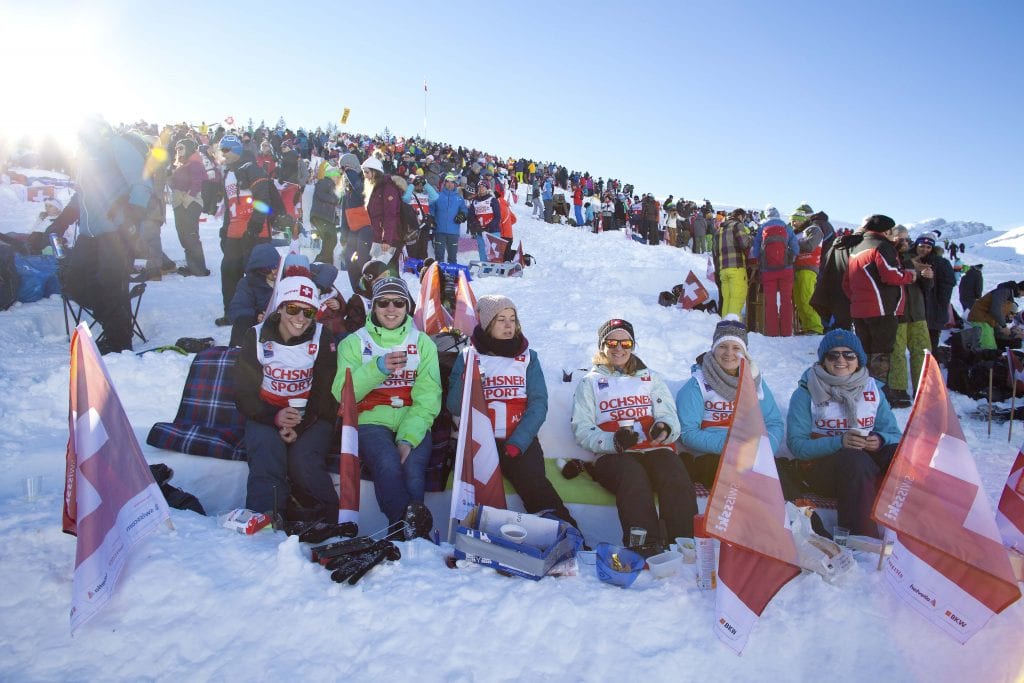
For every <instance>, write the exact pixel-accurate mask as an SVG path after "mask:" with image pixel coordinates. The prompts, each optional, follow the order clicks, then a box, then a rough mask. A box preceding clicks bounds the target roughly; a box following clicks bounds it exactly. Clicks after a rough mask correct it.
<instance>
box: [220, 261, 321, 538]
mask: <svg viewBox="0 0 1024 683" xmlns="http://www.w3.org/2000/svg"><path fill="white" fill-rule="evenodd" d="M285 275H286V277H283V278H282V279H281V281H280V282H279V283H278V285H277V290H276V293H275V296H274V310H273V313H271V314H270V315H268V316H267V317H266V318H265V319H264V320H263V321H262V322H261V323H259V324H257V325H255V326H253V327H252V328H250V329H249V331H248V332H247V333H246V335H245V337H244V338H243V340H242V348H241V350H240V352H239V354H238V360H237V361H236V362H235V370H234V372H235V391H236V393H235V404H236V405H237V406H238V410H239V412H241V413H242V414H243V415H245V418H246V422H245V437H244V438H245V448H246V452H247V454H248V459H249V479H248V484H247V490H246V499H245V506H246V507H247V508H249V509H250V510H255V511H257V512H269V511H272V510H278V511H281V512H283V513H284V515H285V518H286V519H287V520H289V521H316V520H324V521H329V522H334V521H335V520H336V519H337V508H338V495H337V493H336V492H335V490H334V484H333V482H332V481H331V477H330V474H329V473H328V471H327V462H326V456H327V451H328V448H329V447H330V439H331V435H332V434H333V432H334V420H335V416H336V415H337V412H338V403H337V401H336V400H335V398H334V396H333V395H332V394H331V382H332V381H333V380H334V375H335V370H336V368H337V357H336V355H335V350H334V346H333V345H332V344H331V343H330V339H329V338H328V335H327V334H325V333H324V332H323V326H322V325H321V324H320V323H317V322H315V320H314V318H315V317H316V312H317V307H318V306H319V303H320V298H319V294H318V293H317V289H316V285H315V284H314V283H313V281H312V279H311V276H310V273H309V271H308V270H306V269H304V268H301V267H291V268H289V269H288V270H287V272H286V273H285ZM296 399H298V400H302V399H305V400H306V405H305V407H304V408H297V407H292V404H293V403H295V402H296Z"/></svg>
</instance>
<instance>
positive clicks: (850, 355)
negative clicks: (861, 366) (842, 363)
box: [825, 351, 857, 363]
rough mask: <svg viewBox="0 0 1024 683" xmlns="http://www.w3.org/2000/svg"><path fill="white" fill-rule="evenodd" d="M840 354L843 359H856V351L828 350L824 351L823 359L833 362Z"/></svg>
mask: <svg viewBox="0 0 1024 683" xmlns="http://www.w3.org/2000/svg"><path fill="white" fill-rule="evenodd" d="M840 356H842V357H843V359H844V360H857V352H856V351H828V352H827V353H825V360H827V361H830V362H832V363H835V362H836V361H837V360H839V357H840Z"/></svg>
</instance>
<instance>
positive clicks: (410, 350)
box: [334, 277, 441, 536]
mask: <svg viewBox="0 0 1024 683" xmlns="http://www.w3.org/2000/svg"><path fill="white" fill-rule="evenodd" d="M412 305H413V304H412V296H411V295H410V294H409V289H408V288H407V287H406V285H405V282H404V281H403V280H402V279H401V278H397V277H382V278H378V279H377V280H375V281H374V283H373V298H372V306H371V310H370V315H369V317H368V318H367V319H366V325H365V326H364V327H362V328H360V329H359V330H357V331H356V332H355V333H354V334H350V335H349V336H347V337H345V338H344V339H343V340H342V341H341V344H340V345H339V346H338V375H337V377H336V378H335V380H334V396H335V398H339V397H340V396H341V390H342V387H343V386H344V383H345V369H346V368H348V369H351V370H352V385H353V389H354V390H355V397H356V400H357V401H358V402H359V457H360V459H361V460H362V461H363V463H364V464H366V466H367V467H368V468H369V470H370V474H371V476H372V477H373V484H374V490H375V492H376V495H377V503H378V504H379V505H380V510H381V512H383V513H384V515H385V516H386V517H387V518H388V523H389V524H391V525H396V523H397V522H400V521H401V520H402V519H403V517H404V516H405V514H406V511H407V509H409V508H412V509H413V511H414V512H415V513H416V514H422V512H421V510H422V509H425V508H423V493H424V489H425V487H426V469H427V461H428V460H429V458H430V451H431V447H432V444H431V439H430V427H431V425H432V424H433V422H434V418H435V417H437V414H438V413H439V412H441V375H440V371H439V370H438V364H437V347H436V346H435V345H434V342H433V341H432V340H431V339H430V337H429V336H428V335H426V334H424V333H423V332H420V331H419V330H417V329H416V327H415V325H413V322H412V316H411V315H409V312H410V310H411V309H412ZM400 532H401V530H400V529H398V530H397V532H396V536H397V535H398V534H400Z"/></svg>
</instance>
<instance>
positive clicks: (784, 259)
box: [761, 223, 793, 271]
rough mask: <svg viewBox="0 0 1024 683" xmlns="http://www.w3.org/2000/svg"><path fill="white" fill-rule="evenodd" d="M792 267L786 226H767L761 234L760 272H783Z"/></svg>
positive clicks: (791, 255)
mask: <svg viewBox="0 0 1024 683" xmlns="http://www.w3.org/2000/svg"><path fill="white" fill-rule="evenodd" d="M792 265H793V254H792V253H791V252H790V250H789V235H787V234H786V226H785V225H782V224H781V223H780V224H778V225H767V226H765V227H764V230H763V231H762V232H761V270H762V271H769V270H783V269H785V268H789V267H790V266H792Z"/></svg>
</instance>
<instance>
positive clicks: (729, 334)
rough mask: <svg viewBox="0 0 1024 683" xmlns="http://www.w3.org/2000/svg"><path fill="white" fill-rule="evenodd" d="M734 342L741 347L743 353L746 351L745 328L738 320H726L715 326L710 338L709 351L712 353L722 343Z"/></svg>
mask: <svg viewBox="0 0 1024 683" xmlns="http://www.w3.org/2000/svg"><path fill="white" fill-rule="evenodd" d="M726 341H734V342H738V343H739V344H740V345H741V346H743V352H744V353H746V351H747V326H746V325H744V324H743V323H742V322H740V321H739V320H735V319H732V318H726V319H725V320H723V321H722V322H720V323H718V324H717V325H715V334H714V336H713V337H712V338H711V350H712V351H713V350H714V349H715V347H717V346H718V345H719V344H721V343H722V342H726Z"/></svg>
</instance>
